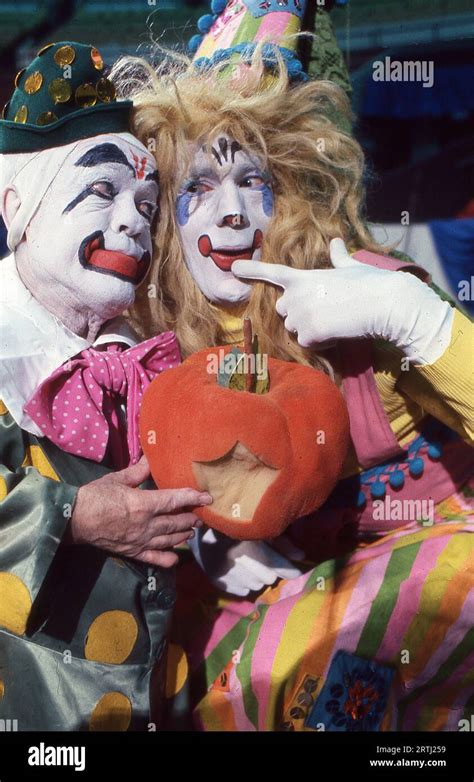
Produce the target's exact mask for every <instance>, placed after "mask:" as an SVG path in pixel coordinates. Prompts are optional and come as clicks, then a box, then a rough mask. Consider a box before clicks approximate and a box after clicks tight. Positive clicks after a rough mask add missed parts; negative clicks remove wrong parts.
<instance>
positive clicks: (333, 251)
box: [329, 239, 359, 269]
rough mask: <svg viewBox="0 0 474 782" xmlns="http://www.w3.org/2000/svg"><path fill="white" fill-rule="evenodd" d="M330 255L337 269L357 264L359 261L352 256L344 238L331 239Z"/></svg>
mask: <svg viewBox="0 0 474 782" xmlns="http://www.w3.org/2000/svg"><path fill="white" fill-rule="evenodd" d="M329 255H330V257H331V262H332V265H333V266H334V268H335V269H344V268H346V267H348V266H357V265H358V263H359V261H356V260H355V259H354V258H351V256H350V255H349V253H348V252H347V248H346V245H345V244H344V242H343V240H342V239H331V241H330V242H329Z"/></svg>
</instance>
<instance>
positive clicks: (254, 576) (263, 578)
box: [235, 554, 278, 589]
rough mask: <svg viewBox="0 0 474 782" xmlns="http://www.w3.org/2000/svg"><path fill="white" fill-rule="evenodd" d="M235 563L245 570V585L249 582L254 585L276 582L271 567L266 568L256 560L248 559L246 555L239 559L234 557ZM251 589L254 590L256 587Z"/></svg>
mask: <svg viewBox="0 0 474 782" xmlns="http://www.w3.org/2000/svg"><path fill="white" fill-rule="evenodd" d="M276 556H278V555H276ZM235 561H236V563H238V564H239V565H240V566H241V567H242V568H245V570H246V581H245V583H246V584H247V583H248V584H249V585H250V583H251V581H253V582H254V583H260V584H261V585H263V584H267V585H268V584H273V583H274V581H275V580H276V577H277V576H276V573H275V571H274V570H273V568H272V567H271V566H270V567H268V566H267V565H265V564H263V562H258V561H257V560H256V559H254V558H253V557H249V556H248V555H247V554H242V555H241V556H240V557H236V559H235ZM247 573H248V580H247ZM253 588H254V589H256V588H258V587H253Z"/></svg>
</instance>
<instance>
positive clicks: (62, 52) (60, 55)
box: [54, 44, 76, 68]
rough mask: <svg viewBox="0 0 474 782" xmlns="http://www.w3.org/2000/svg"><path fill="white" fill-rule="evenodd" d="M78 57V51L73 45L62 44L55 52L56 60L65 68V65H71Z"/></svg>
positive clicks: (57, 63)
mask: <svg viewBox="0 0 474 782" xmlns="http://www.w3.org/2000/svg"><path fill="white" fill-rule="evenodd" d="M75 59H76V52H75V51H74V49H73V47H72V46H69V44H66V46H60V47H59V49H58V50H57V51H56V52H54V62H55V63H56V65H59V67H60V68H63V67H64V66H65V65H71V64H72V63H73V62H74V60H75Z"/></svg>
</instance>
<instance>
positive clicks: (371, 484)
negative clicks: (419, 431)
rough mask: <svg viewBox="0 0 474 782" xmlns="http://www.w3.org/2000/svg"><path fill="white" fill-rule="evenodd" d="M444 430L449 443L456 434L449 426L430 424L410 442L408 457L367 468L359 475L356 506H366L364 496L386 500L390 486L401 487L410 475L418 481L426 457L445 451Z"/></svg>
mask: <svg viewBox="0 0 474 782" xmlns="http://www.w3.org/2000/svg"><path fill="white" fill-rule="evenodd" d="M440 433H441V434H442V436H443V441H444V442H448V441H449V440H451V439H453V438H454V437H455V436H456V435H455V434H454V433H453V432H452V431H451V430H449V429H448V428H447V427H444V426H442V425H441V424H439V423H438V422H437V423H436V426H428V427H427V428H426V430H425V434H423V435H419V437H416V438H415V439H414V440H413V442H412V443H410V444H409V446H408V447H407V453H406V457H405V458H404V459H403V460H399V461H390V462H386V463H385V464H380V465H377V466H376V467H371V468H370V469H369V470H364V472H362V473H361V474H360V476H359V478H360V490H359V496H358V497H357V499H356V501H355V504H356V506H357V507H358V508H360V507H362V505H363V504H364V502H363V500H362V497H363V496H364V497H365V498H366V499H367V498H368V497H369V496H370V497H371V498H372V499H373V500H375V499H377V500H379V499H383V498H384V497H385V495H386V492H387V487H388V486H390V487H391V488H392V489H395V490H396V489H401V488H402V487H403V486H404V485H405V481H406V479H407V478H408V477H409V476H410V477H411V478H414V479H415V480H416V478H419V477H420V476H421V475H423V472H424V469H425V459H426V458H427V457H428V458H429V459H431V460H432V461H437V460H438V459H440V458H441V456H442V454H443V446H442V444H441V442H440Z"/></svg>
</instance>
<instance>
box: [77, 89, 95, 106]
mask: <svg viewBox="0 0 474 782" xmlns="http://www.w3.org/2000/svg"><path fill="white" fill-rule="evenodd" d="M75 99H76V103H77V105H78V106H81V107H82V108H83V109H88V108H89V107H90V106H95V104H96V103H97V93H96V91H95V87H94V85H93V84H90V83H87V84H81V85H80V86H79V87H78V88H77V90H76V93H75Z"/></svg>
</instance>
